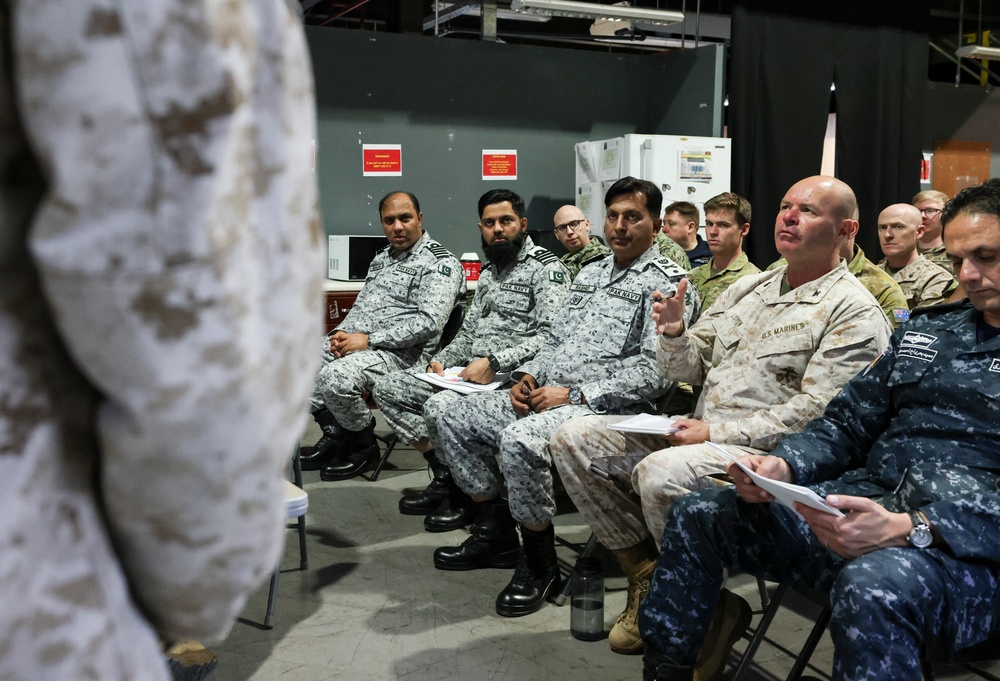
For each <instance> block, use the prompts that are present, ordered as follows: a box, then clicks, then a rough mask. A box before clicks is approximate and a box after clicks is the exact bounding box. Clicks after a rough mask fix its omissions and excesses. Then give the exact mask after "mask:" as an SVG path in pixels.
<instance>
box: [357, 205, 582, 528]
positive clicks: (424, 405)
mask: <svg viewBox="0 0 1000 681" xmlns="http://www.w3.org/2000/svg"><path fill="white" fill-rule="evenodd" d="M524 211H525V206H524V199H522V198H521V197H520V196H518V195H517V194H515V193H514V192H512V191H510V190H509V189H493V190H491V191H488V192H486V193H485V194H483V195H482V197H480V199H479V232H480V236H481V238H482V245H483V253H484V254H485V255H486V260H487V263H486V267H484V268H483V271H482V274H481V275H480V277H479V282H478V284H477V285H476V293H475V295H474V296H473V298H472V305H471V306H470V308H469V312H468V313H467V314H466V315H465V319H464V320H463V322H462V326H461V328H460V329H459V331H458V334H457V335H456V336H455V338H454V339H453V340H452V342H451V343H449V344H448V345H447V346H446V347H444V348H442V349H441V350H439V351H438V352H437V353H436V354H435V355H434V356H433V357H431V360H430V363H429V364H428V365H427V367H426V369H424V368H423V367H421V368H420V369H419V372H421V373H422V372H424V371H426V372H428V373H430V372H435V373H437V374H442V375H443V373H444V371H445V369H449V368H452V367H463V368H462V372H461V374H460V376H461V378H462V379H463V380H464V381H466V382H469V383H478V384H480V385H483V384H487V383H491V382H493V381H494V380H496V378H497V374H509V373H510V372H511V371H512V370H513V369H515V368H516V367H519V366H521V364H523V363H524V362H526V361H528V360H529V359H531V358H532V357H534V356H535V352H537V351H538V348H540V347H541V346H542V344H544V343H545V341H546V340H547V339H548V335H549V332H550V330H551V328H552V324H553V322H554V321H555V320H556V318H557V317H558V316H559V315H560V314H561V313H562V311H563V301H564V300H565V299H566V294H567V293H568V292H569V273H568V272H567V271H566V268H565V267H563V265H562V264H561V263H560V262H559V260H558V259H557V258H556V256H554V255H553V254H552V253H551V252H550V251H548V250H547V249H545V248H542V247H541V246H535V244H534V243H533V242H532V241H531V237H529V236H528V234H527V231H528V218H526V217H524ZM594 243H596V242H594ZM416 371H417V370H416V369H414V370H412V371H397V372H394V373H391V374H389V375H388V376H384V377H382V378H379V379H378V380H377V381H376V382H375V389H374V390H373V391H372V395H373V396H374V397H375V401H376V403H378V405H379V408H380V409H381V410H382V415H383V416H384V417H385V420H386V422H387V423H388V424H389V425H390V426H391V427H392V429H393V430H394V431H395V432H396V434H397V435H398V436H399V439H400V440H402V441H403V442H407V443H412V445H413V447H414V449H416V450H417V451H418V452H420V453H422V454H423V455H424V458H425V459H427V462H428V463H429V465H430V468H431V472H432V473H433V476H434V478H433V480H431V483H430V484H429V485H428V486H427V488H426V489H425V490H423V491H422V492H421V493H419V494H416V495H412V496H405V497H403V498H402V499H400V500H399V512H400V513H402V514H403V515H423V516H427V515H428V514H430V513H431V512H433V513H434V515H433V516H432V519H429V520H425V523H424V525H425V527H426V528H427V529H428V530H429V531H431V532H445V531H448V530H454V529H458V528H459V527H461V526H462V525H464V524H466V523H467V521H468V515H469V514H470V513H471V506H472V502H471V501H470V500H469V498H468V497H467V496H466V495H465V494H464V493H463V492H462V490H461V489H459V488H458V486H457V485H456V484H455V482H454V481H453V480H452V477H451V471H450V470H449V469H448V464H447V462H446V461H444V460H443V459H444V454H443V452H440V450H441V446H440V443H439V438H438V431H437V417H438V415H439V414H440V412H441V409H442V408H443V407H444V406H445V405H447V404H448V403H450V402H452V401H454V400H458V399H461V398H462V395H461V394H460V393H457V392H455V391H453V390H444V389H439V388H435V387H434V386H432V385H430V384H429V383H427V382H426V381H423V380H421V379H419V378H417V377H416V376H415V375H414V373H415V372H416Z"/></svg>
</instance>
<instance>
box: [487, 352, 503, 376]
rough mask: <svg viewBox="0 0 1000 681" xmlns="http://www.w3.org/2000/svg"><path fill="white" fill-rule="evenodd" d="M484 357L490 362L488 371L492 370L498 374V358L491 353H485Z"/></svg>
mask: <svg viewBox="0 0 1000 681" xmlns="http://www.w3.org/2000/svg"><path fill="white" fill-rule="evenodd" d="M486 359H488V360H489V362H490V371H492V372H493V373H495V374H499V373H500V360H498V359H497V358H496V357H494V356H493V355H486Z"/></svg>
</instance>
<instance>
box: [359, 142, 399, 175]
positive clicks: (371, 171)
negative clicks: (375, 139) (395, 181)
mask: <svg viewBox="0 0 1000 681" xmlns="http://www.w3.org/2000/svg"><path fill="white" fill-rule="evenodd" d="M361 154H362V159H363V160H362V170H363V174H364V177H399V176H401V175H402V174H403V151H402V147H401V145H399V144H364V145H362V146H361Z"/></svg>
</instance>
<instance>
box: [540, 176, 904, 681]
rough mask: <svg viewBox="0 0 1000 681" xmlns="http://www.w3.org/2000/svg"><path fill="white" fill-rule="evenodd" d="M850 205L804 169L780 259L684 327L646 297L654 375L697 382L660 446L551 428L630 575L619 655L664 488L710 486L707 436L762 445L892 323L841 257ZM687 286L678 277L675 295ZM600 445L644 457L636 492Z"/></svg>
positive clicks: (716, 457) (783, 226)
mask: <svg viewBox="0 0 1000 681" xmlns="http://www.w3.org/2000/svg"><path fill="white" fill-rule="evenodd" d="M856 205H857V204H856V201H855V198H854V192H853V191H851V189H850V187H848V186H847V185H845V184H844V183H842V182H840V181H839V180H836V179H834V178H831V177H822V176H818V177H811V178H807V179H805V180H802V181H801V182H798V183H796V184H795V185H793V186H792V188H791V189H789V190H788V192H787V193H786V195H785V198H784V199H783V200H782V203H781V209H780V211H779V213H778V216H777V220H776V224H775V237H774V239H775V245H776V247H777V249H778V252H779V253H781V254H782V255H783V256H784V257H785V258H786V259H787V261H788V263H789V264H788V265H787V266H785V267H779V268H777V269H776V270H773V271H770V272H765V273H762V274H757V275H751V276H748V277H743V278H742V279H740V280H739V281H737V282H736V283H734V284H733V285H732V286H730V287H729V289H728V290H727V291H726V292H725V293H723V294H722V295H721V296H720V297H719V299H718V300H717V301H716V304H715V305H713V306H712V308H711V309H709V310H708V311H707V312H706V313H705V314H704V315H703V316H702V317H701V318H700V319H699V320H698V321H697V322H696V323H695V324H694V325H693V326H691V327H690V328H687V326H686V325H685V324H684V323H683V322H682V321H681V317H680V316H679V315H678V314H677V302H679V301H677V300H674V299H667V300H665V302H663V303H658V304H656V305H655V306H654V315H655V316H656V317H657V320H658V329H659V332H660V340H659V343H658V346H657V361H658V363H659V367H660V370H661V372H662V373H663V374H664V376H665V377H667V378H668V379H670V380H678V381H687V382H690V383H692V384H695V385H701V386H702V393H701V397H700V398H699V401H698V405H697V408H696V409H695V412H694V414H693V415H692V417H691V418H679V419H678V420H677V421H676V422H675V426H677V427H679V428H680V430H679V431H678V432H676V433H675V434H673V435H669V436H667V437H666V441H667V443H669V444H670V445H671V447H670V448H669V449H663V445H664V440H663V438H662V437H659V436H650V435H627V434H622V433H618V432H616V431H612V430H608V429H607V425H608V423H609V420H610V419H612V418H615V417H602V416H588V417H584V418H578V419H574V420H572V421H569V422H568V423H565V424H563V425H562V426H561V427H560V428H559V429H558V430H556V432H555V433H554V434H553V437H552V439H551V442H550V451H551V452H552V457H553V460H554V462H555V464H556V467H557V469H558V470H559V473H560V476H561V477H562V480H563V483H564V484H565V487H566V491H567V492H568V493H569V495H570V497H571V498H572V499H573V501H574V502H575V504H576V506H577V508H578V509H579V510H580V512H581V514H583V516H584V518H585V519H586V520H587V522H588V523H589V524H590V526H591V528H592V529H593V530H594V532H595V534H597V537H598V539H599V540H600V541H601V543H602V544H604V545H605V546H606V547H608V548H609V549H611V550H612V551H615V552H616V554H617V556H618V558H619V560H620V562H621V564H622V567H623V568H624V569H625V572H626V575H627V576H628V580H629V599H628V604H627V607H626V610H625V612H623V613H622V615H621V617H620V618H619V620H618V622H617V623H616V624H615V627H614V628H613V629H612V631H611V635H610V636H609V643H610V644H611V647H612V649H613V650H615V651H616V652H623V653H634V652H638V651H639V650H641V649H642V640H641V639H640V638H639V634H638V627H637V623H636V616H637V611H638V604H639V601H640V600H641V598H642V596H643V594H644V593H645V589H646V588H647V587H648V584H649V576H650V574H651V573H652V567H653V564H654V561H655V558H656V555H657V547H656V543H655V542H656V541H658V540H659V539H660V536H661V534H662V531H663V523H664V520H665V518H666V515H667V511H668V510H669V509H670V506H671V505H672V503H673V501H674V499H676V498H677V497H679V496H680V495H683V494H686V493H687V492H689V491H691V490H694V489H698V488H700V487H703V486H705V485H710V484H714V482H713V480H712V479H711V478H707V477H705V476H707V475H709V474H713V473H723V472H724V471H725V469H726V464H727V463H728V460H727V459H726V458H725V457H724V456H723V455H722V453H720V452H719V451H717V450H716V449H714V448H713V447H712V446H710V445H708V444H705V443H707V442H712V443H716V444H717V445H721V446H722V447H723V448H724V449H725V450H727V451H729V452H732V453H734V454H736V455H738V456H739V455H742V454H744V453H746V452H753V451H756V452H767V451H770V450H771V449H773V448H774V447H775V446H776V445H777V444H778V442H779V441H780V440H781V438H782V437H783V436H784V435H785V434H787V433H790V432H795V431H797V430H800V429H801V428H803V427H804V426H805V424H806V423H807V422H808V421H809V419H811V418H813V417H814V416H817V415H819V414H821V413H822V411H823V408H824V407H825V406H826V403H827V402H828V401H829V400H830V399H831V398H832V397H833V395H834V394H835V393H836V392H837V391H838V390H839V389H840V387H841V386H842V385H843V384H844V383H846V382H847V380H848V379H850V378H851V377H852V376H854V374H856V373H857V372H858V371H860V370H861V369H863V368H864V367H865V366H866V365H867V364H868V363H869V362H871V361H872V360H873V359H874V358H875V357H877V356H878V353H879V352H880V351H881V350H882V349H883V348H885V346H886V344H887V343H888V340H889V335H890V333H891V329H890V327H889V323H888V320H886V318H885V315H884V314H883V313H882V310H881V308H879V306H878V303H877V302H876V301H875V299H874V298H872V296H871V294H870V293H869V292H868V291H867V290H865V288H864V287H863V286H861V284H860V283H859V282H858V280H857V279H856V278H855V277H854V276H852V275H851V274H850V272H848V270H847V266H846V263H844V262H841V259H840V246H841V244H842V243H843V241H844V240H845V239H846V238H847V236H848V235H849V234H852V233H853V232H854V231H855V230H857V222H856V221H855V220H854V219H852V215H853V214H854V211H855V209H856ZM686 287H687V283H686V282H681V284H680V286H679V287H678V294H679V293H681V292H682V291H681V289H682V288H686ZM626 455H628V457H627V458H626ZM647 455H648V456H647ZM609 456H610V457H620V458H622V459H624V460H625V461H631V462H632V463H634V461H635V460H636V459H641V460H640V461H639V462H638V464H637V465H635V466H634V470H631V469H632V468H633V467H632V466H631V465H629V464H628V463H625V461H623V463H625V465H624V466H623V468H624V469H626V474H627V473H628V471H629V470H631V485H632V488H633V489H634V492H635V493H637V494H638V495H639V498H638V499H635V498H634V497H632V496H630V495H628V494H623V493H621V492H619V491H618V490H617V489H616V488H615V487H613V486H611V485H608V484H606V483H604V482H603V481H600V480H599V479H597V478H596V477H595V476H594V475H592V474H591V473H589V472H588V468H589V467H590V464H591V462H592V461H593V460H595V459H598V458H601V457H609ZM643 457H644V458H643ZM647 528H648V529H647ZM723 602H724V603H726V604H729V605H730V606H732V607H734V608H736V609H737V610H738V611H742V612H738V613H736V614H740V615H741V616H740V617H736V616H735V614H734V616H733V617H731V618H730V620H731V621H737V620H739V619H743V620H746V619H747V615H748V610H746V609H745V608H747V607H748V606H746V604H745V603H743V602H742V601H741V600H740V599H737V598H736V597H735V596H734V597H733V598H732V599H725V600H724V601H723ZM713 673H714V672H712V671H710V670H705V674H704V675H703V676H702V677H701V678H711V677H712V674H713Z"/></svg>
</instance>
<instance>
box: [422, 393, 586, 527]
mask: <svg viewBox="0 0 1000 681" xmlns="http://www.w3.org/2000/svg"><path fill="white" fill-rule="evenodd" d="M592 413H593V412H592V411H591V410H590V407H588V406H586V405H565V406H562V407H557V408H555V409H549V410H548V411H543V412H542V413H540V414H531V415H529V416H518V415H517V414H516V413H515V412H514V407H512V406H511V404H510V394H509V391H507V390H503V389H501V390H500V391H494V392H489V393H477V394H474V395H468V396H466V397H465V398H464V399H462V400H460V401H457V402H452V403H451V404H449V405H448V407H447V408H446V409H444V410H442V412H441V415H440V416H439V417H438V430H439V432H440V434H441V435H440V437H441V446H442V449H443V451H444V452H445V459H446V460H447V462H448V467H449V468H450V469H451V474H452V477H454V479H455V482H456V483H457V484H458V486H459V487H460V488H461V489H462V491H463V492H465V493H466V494H468V495H469V496H472V497H495V496H497V495H499V494H500V492H501V490H502V489H503V486H504V482H506V484H507V501H508V503H509V504H510V512H511V515H513V516H514V519H515V520H518V521H519V522H522V523H527V524H529V525H541V524H544V523H546V522H548V521H549V520H551V519H552V516H554V515H555V512H556V504H555V498H554V496H553V491H552V470H551V466H552V459H551V458H550V456H549V436H550V435H551V434H552V431H553V430H555V429H556V427H558V426H559V425H560V424H561V423H562V422H564V421H568V420H569V419H571V418H573V417H575V416H583V415H585V414H592ZM439 451H441V450H439Z"/></svg>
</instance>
